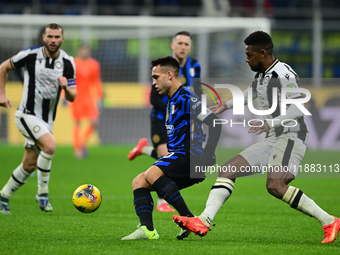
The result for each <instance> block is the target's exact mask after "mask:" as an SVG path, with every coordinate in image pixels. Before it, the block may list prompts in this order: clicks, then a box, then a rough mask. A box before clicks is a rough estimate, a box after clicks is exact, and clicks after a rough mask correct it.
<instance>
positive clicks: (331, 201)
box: [0, 145, 340, 255]
mask: <svg viewBox="0 0 340 255" xmlns="http://www.w3.org/2000/svg"><path fill="white" fill-rule="evenodd" d="M130 149H131V147H127V146H106V147H105V146H103V147H93V148H90V150H89V153H90V157H89V158H87V159H85V160H77V159H75V158H74V156H73V151H72V149H71V148H67V147H57V151H56V155H55V157H54V159H53V162H52V171H51V182H50V200H51V203H52V205H53V212H52V213H44V212H42V211H40V209H39V208H38V205H37V203H36V202H35V193H36V189H37V182H36V175H35V176H34V177H30V178H29V179H28V180H27V183H26V184H25V185H24V186H23V187H22V188H21V189H20V190H18V191H17V192H15V193H14V194H13V196H12V197H11V199H10V208H11V212H12V214H11V215H1V214H0V254H148V255H149V254H167V255H169V254H183V255H185V254H338V253H339V251H340V240H336V241H335V242H334V243H333V244H321V243H320V242H321V241H322V240H323V231H322V228H321V225H320V223H318V222H317V221H316V220H315V219H313V218H310V217H308V216H306V215H304V214H302V213H301V212H298V211H296V210H293V209H291V208H290V207H289V205H287V204H285V203H283V202H282V201H279V200H278V199H275V198H274V197H272V196H270V195H269V194H268V193H267V191H266V188H265V181H266V180H265V179H264V178H243V179H238V180H237V182H236V186H235V189H234V192H233V194H232V196H231V197H230V199H229V200H228V201H227V202H226V204H225V205H224V206H223V207H222V209H221V210H220V212H219V213H218V215H217V216H216V218H215V220H214V223H215V224H216V226H215V227H212V231H210V232H209V233H208V234H207V236H205V237H203V238H200V237H198V236H194V235H191V236H190V237H189V238H188V239H186V240H184V241H178V240H177V239H176V235H177V234H178V233H179V228H177V227H176V224H175V223H173V222H172V213H160V212H157V211H154V214H153V215H154V224H155V227H156V229H157V231H158V233H159V234H160V239H159V240H150V241H148V240H138V241H121V240H120V239H121V238H122V237H123V236H125V235H128V234H130V233H131V232H133V231H134V230H135V229H136V225H137V224H138V218H137V216H136V215H135V212H134V208H133V204H132V201H133V197H132V188H131V181H132V179H133V178H134V177H135V176H136V175H137V174H138V173H140V172H142V171H144V170H146V169H147V168H148V167H149V166H150V165H151V164H152V163H153V162H154V161H153V160H152V159H151V158H148V157H147V156H141V157H138V158H137V159H135V160H134V161H132V162H130V161H128V160H127V154H128V152H129V150H130ZM238 152H239V150H224V151H223V153H221V155H218V157H219V158H221V157H222V158H224V159H230V158H231V157H233V156H234V155H235V154H236V153H238ZM22 155H23V148H22V147H11V146H6V145H1V146H0V166H1V167H0V187H2V186H3V185H4V184H5V182H6V181H7V179H8V178H9V176H10V175H11V172H12V171H13V169H14V168H15V167H16V166H17V165H18V164H19V162H20V161H21V159H22ZM224 159H223V160H222V161H225V160H224ZM308 162H315V163H320V164H322V165H323V164H327V165H329V164H336V163H340V160H339V152H323V151H307V153H306V156H305V158H304V160H303V163H308ZM339 177H340V173H339ZM214 181H215V179H214V178H208V179H206V180H205V181H204V182H203V183H201V184H198V185H195V186H193V187H189V188H187V189H185V190H182V191H181V193H182V195H183V197H184V199H185V201H186V202H187V204H188V206H189V208H190V209H191V210H192V212H193V213H195V214H199V213H200V212H201V211H202V210H203V209H204V206H205V202H206V199H207V197H208V194H209V190H210V188H211V186H212V185H213V183H214ZM85 183H91V184H93V185H95V186H97V187H98V188H99V189H100V191H101V193H102V196H103V202H102V205H101V207H100V208H99V209H98V210H97V211H96V212H94V213H92V214H82V213H80V212H78V211H77V210H76V209H75V208H74V206H73V204H72V194H73V192H74V190H75V189H76V188H77V187H78V186H79V185H81V184H85ZM292 185H294V186H296V187H299V188H300V189H301V190H302V191H304V192H305V193H306V195H307V196H309V197H311V198H312V199H314V201H315V202H316V203H317V204H318V205H319V206H321V207H322V208H323V209H324V210H326V211H327V212H329V213H330V214H334V215H337V216H340V196H339V194H340V192H339V187H340V185H339V179H338V178H322V179H318V178H300V179H299V178H298V179H297V180H295V181H293V182H292ZM153 197H154V200H155V199H156V196H155V194H153ZM155 202H156V200H155Z"/></svg>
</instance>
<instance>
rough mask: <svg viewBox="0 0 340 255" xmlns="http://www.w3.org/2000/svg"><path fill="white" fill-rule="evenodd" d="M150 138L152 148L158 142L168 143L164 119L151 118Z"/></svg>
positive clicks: (156, 145)
mask: <svg viewBox="0 0 340 255" xmlns="http://www.w3.org/2000/svg"><path fill="white" fill-rule="evenodd" d="M151 140H152V144H153V147H154V148H157V147H158V145H160V144H166V143H168V135H167V133H166V128H165V122H164V120H155V119H151Z"/></svg>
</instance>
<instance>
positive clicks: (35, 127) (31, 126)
mask: <svg viewBox="0 0 340 255" xmlns="http://www.w3.org/2000/svg"><path fill="white" fill-rule="evenodd" d="M15 125H16V126H17V128H18V129H19V131H20V133H21V134H22V135H23V136H24V137H25V138H26V143H25V146H24V147H25V148H34V149H35V150H36V149H37V146H36V144H35V142H36V141H37V140H38V139H39V138H40V137H41V136H43V135H44V134H46V133H51V134H52V129H51V127H50V126H49V125H48V124H47V123H46V122H45V121H43V120H42V119H40V118H37V117H36V116H34V115H29V114H25V113H22V112H20V111H16V112H15ZM50 129H51V130H50ZM35 147H36V148H35Z"/></svg>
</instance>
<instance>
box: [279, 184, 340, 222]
mask: <svg viewBox="0 0 340 255" xmlns="http://www.w3.org/2000/svg"><path fill="white" fill-rule="evenodd" d="M282 200H283V201H285V202H286V203H288V204H289V205H290V206H291V207H292V208H294V209H297V210H299V211H300V212H303V213H304V214H307V215H309V216H311V217H314V218H315V219H317V220H318V221H319V222H320V223H321V224H322V226H325V225H328V224H331V223H333V222H334V218H333V217H332V216H330V215H329V214H328V213H327V212H325V211H324V210H322V209H321V208H320V207H319V206H318V205H317V204H316V203H315V202H314V201H313V200H312V199H310V198H309V197H307V196H306V195H305V194H304V193H303V192H302V191H301V190H299V189H298V188H295V187H293V186H289V187H288V189H287V191H286V193H285V194H284V196H283V198H282Z"/></svg>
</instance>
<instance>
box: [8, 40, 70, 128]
mask: <svg viewBox="0 0 340 255" xmlns="http://www.w3.org/2000/svg"><path fill="white" fill-rule="evenodd" d="M11 65H12V67H13V68H14V69H18V68H21V67H24V90H23V95H22V100H21V103H20V106H19V108H18V111H21V112H24V113H26V114H31V115H35V116H36V117H38V118H41V119H42V120H44V121H45V122H46V123H48V124H51V123H53V122H54V120H55V116H56V112H57V106H58V102H59V98H60V92H61V87H60V86H59V82H58V77H66V79H67V80H68V86H70V87H71V86H76V83H75V65H74V59H73V57H71V56H69V55H67V54H66V52H65V51H63V50H61V49H60V51H59V55H58V56H57V57H56V58H49V57H48V56H47V55H46V54H45V51H44V47H40V48H37V49H28V50H24V51H20V52H19V53H18V54H17V55H15V56H13V57H12V58H11Z"/></svg>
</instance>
